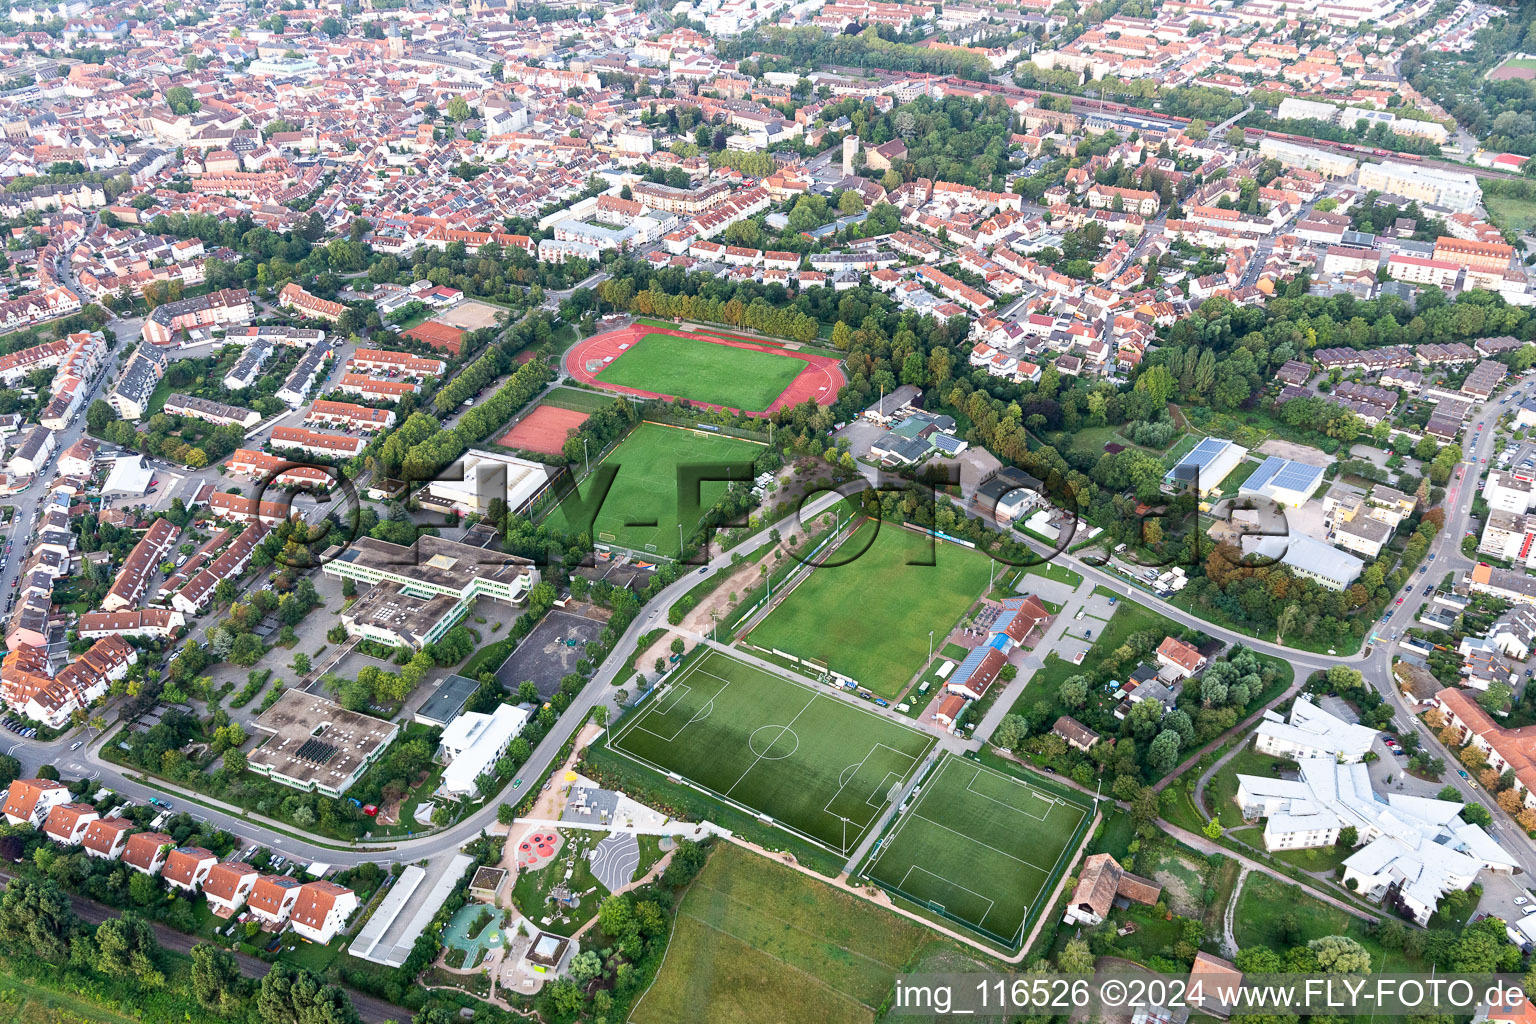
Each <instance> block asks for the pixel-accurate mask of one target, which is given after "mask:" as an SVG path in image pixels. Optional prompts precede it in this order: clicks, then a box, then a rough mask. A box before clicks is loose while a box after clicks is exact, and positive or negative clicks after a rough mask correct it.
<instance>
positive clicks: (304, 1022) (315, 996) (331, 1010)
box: [256, 961, 358, 1024]
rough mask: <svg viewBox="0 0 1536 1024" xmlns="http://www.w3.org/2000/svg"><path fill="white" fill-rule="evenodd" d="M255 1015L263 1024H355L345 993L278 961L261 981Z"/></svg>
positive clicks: (311, 974)
mask: <svg viewBox="0 0 1536 1024" xmlns="http://www.w3.org/2000/svg"><path fill="white" fill-rule="evenodd" d="M256 1015H257V1017H259V1018H260V1019H261V1020H262V1021H265V1022H267V1024H274V1022H276V1024H358V1016H357V1011H356V1010H355V1009H353V1008H352V1000H351V999H349V998H347V994H346V992H344V991H342V990H341V989H340V988H338V987H337V986H335V985H327V984H325V983H324V982H323V981H322V980H321V978H320V977H319V976H318V975H316V974H314V973H312V972H310V971H307V970H305V969H304V968H302V967H293V966H291V965H289V964H286V963H284V962H282V961H278V962H277V963H275V964H273V965H272V969H271V970H270V971H268V972H267V974H266V975H265V976H264V977H263V978H262V979H261V987H260V988H259V989H258V990H257V993H256Z"/></svg>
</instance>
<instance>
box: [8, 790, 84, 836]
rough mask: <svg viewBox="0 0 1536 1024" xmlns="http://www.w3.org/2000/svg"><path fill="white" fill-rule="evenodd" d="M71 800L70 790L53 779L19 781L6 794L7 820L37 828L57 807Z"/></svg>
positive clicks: (13, 823)
mask: <svg viewBox="0 0 1536 1024" xmlns="http://www.w3.org/2000/svg"><path fill="white" fill-rule="evenodd" d="M68 800H69V789H68V787H66V786H64V785H63V784H62V783H59V782H54V781H53V780H52V779H17V780H16V781H15V782H12V783H11V786H10V789H8V790H6V793H5V809H4V814H5V820H6V821H8V822H10V823H11V824H12V825H29V826H31V827H32V828H37V827H38V826H39V825H41V824H42V823H43V822H44V821H45V820H47V818H48V813H49V812H50V811H52V810H53V809H54V808H55V807H57V806H59V805H60V804H62V803H66V802H68Z"/></svg>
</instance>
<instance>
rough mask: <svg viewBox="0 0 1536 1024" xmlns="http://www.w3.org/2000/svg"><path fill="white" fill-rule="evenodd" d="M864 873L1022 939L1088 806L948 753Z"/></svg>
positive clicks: (988, 929)
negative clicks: (1084, 806) (1069, 800)
mask: <svg viewBox="0 0 1536 1024" xmlns="http://www.w3.org/2000/svg"><path fill="white" fill-rule="evenodd" d="M920 790H921V792H920V793H919V794H918V796H917V798H916V799H915V801H914V802H913V803H912V804H911V806H909V807H908V808H907V810H906V812H905V813H903V815H902V816H901V817H900V818H899V819H898V820H897V823H896V826H895V828H893V829H892V830H891V834H890V835H889V836H886V837H885V839H883V840H882V841H881V842H880V843H879V844H878V845H877V846H876V847H875V850H874V852H873V854H872V855H871V857H870V859H869V861H867V862H866V863H865V865H864V868H863V873H864V874H865V875H868V876H869V878H870V879H871V880H873V881H875V882H877V883H879V884H880V885H881V886H883V887H885V888H886V889H889V890H891V891H892V892H895V893H897V894H898V895H901V896H904V897H906V898H907V899H909V900H911V901H912V902H914V903H917V904H920V905H922V906H926V907H928V908H930V909H933V910H938V911H942V912H943V913H945V914H947V915H948V916H950V917H952V918H954V919H956V920H958V921H961V922H963V923H965V924H968V925H970V926H971V927H972V928H974V929H976V930H977V931H978V932H981V933H982V934H984V935H987V936H988V937H990V938H992V939H994V940H996V941H999V942H1002V943H1003V944H1004V945H1007V946H1010V947H1013V948H1017V947H1018V945H1019V944H1020V943H1021V942H1022V941H1023V939H1024V927H1025V925H1026V924H1027V923H1029V922H1031V921H1033V920H1034V918H1035V917H1036V916H1037V914H1038V911H1039V909H1040V908H1041V907H1042V906H1043V904H1044V902H1045V901H1046V900H1047V899H1049V898H1050V892H1049V891H1048V890H1049V888H1050V886H1051V885H1052V884H1054V882H1055V881H1056V879H1057V878H1059V877H1060V876H1059V875H1058V874H1057V872H1056V869H1057V867H1058V866H1059V865H1060V864H1061V863H1063V861H1064V860H1065V859H1066V858H1067V857H1068V856H1069V855H1070V853H1071V851H1072V849H1073V848H1074V845H1075V840H1076V839H1077V838H1078V836H1079V835H1080V828H1081V826H1082V824H1083V821H1084V819H1085V818H1087V816H1088V811H1087V810H1086V809H1085V808H1083V807H1082V806H1079V805H1078V804H1075V803H1070V802H1068V801H1066V800H1064V799H1063V798H1061V797H1059V796H1056V795H1054V794H1052V793H1048V792H1046V791H1044V790H1041V789H1037V788H1036V787H1034V786H1031V785H1030V784H1029V783H1027V782H1025V781H1023V780H1022V779H1016V778H1013V777H1012V776H1009V775H1004V774H1003V773H1002V772H999V771H996V770H994V769H991V768H987V767H985V766H983V765H980V764H977V763H976V762H974V761H970V760H967V759H965V758H960V757H953V756H950V755H946V756H945V757H944V759H943V760H942V761H940V762H939V766H938V768H937V769H936V770H935V771H934V773H933V775H932V776H930V777H929V778H928V779H927V780H926V781H925V782H924V783H923V784H922V786H921V787H920Z"/></svg>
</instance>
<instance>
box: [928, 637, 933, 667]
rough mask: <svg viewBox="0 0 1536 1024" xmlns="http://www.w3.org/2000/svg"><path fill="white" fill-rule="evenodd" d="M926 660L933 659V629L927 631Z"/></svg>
mask: <svg viewBox="0 0 1536 1024" xmlns="http://www.w3.org/2000/svg"><path fill="white" fill-rule="evenodd" d="M928 660H929V661H932V660H933V630H931V629H930V630H929V631H928Z"/></svg>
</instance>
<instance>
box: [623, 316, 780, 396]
mask: <svg viewBox="0 0 1536 1024" xmlns="http://www.w3.org/2000/svg"><path fill="white" fill-rule="evenodd" d="M804 369H805V363H804V361H802V360H799V359H795V358H793V357H790V356H784V355H780V354H778V353H775V352H760V351H758V350H756V349H750V348H737V347H735V346H733V345H718V344H715V343H714V342H712V341H709V340H705V339H701V338H679V337H677V336H675V335H671V334H647V335H646V336H645V337H643V338H641V339H640V340H639V341H638V342H636V343H635V344H633V345H631V346H630V347H629V349H628V351H626V352H625V353H624V354H623V355H621V356H619V357H618V358H617V359H615V360H614V361H613V362H612V363H609V364H608V367H607V368H606V369H604V370H603V372H602V373H600V374H598V375H597V379H598V380H600V381H602V382H603V383H604V384H617V385H619V386H621V387H627V388H638V389H640V390H642V391H654V392H656V393H657V394H662V395H676V396H677V397H678V398H686V399H688V400H689V401H691V402H705V403H708V404H710V405H724V406H728V407H730V408H732V409H741V410H743V411H745V412H762V411H764V410H765V409H767V408H768V407H769V406H770V405H772V404H773V402H774V399H776V398H778V397H779V396H780V395H782V394H783V393H784V389H785V388H787V387H789V385H790V383H791V382H792V381H793V380H794V379H795V378H796V377H798V376H799V375H800V372H801V371H802V370H804Z"/></svg>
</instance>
